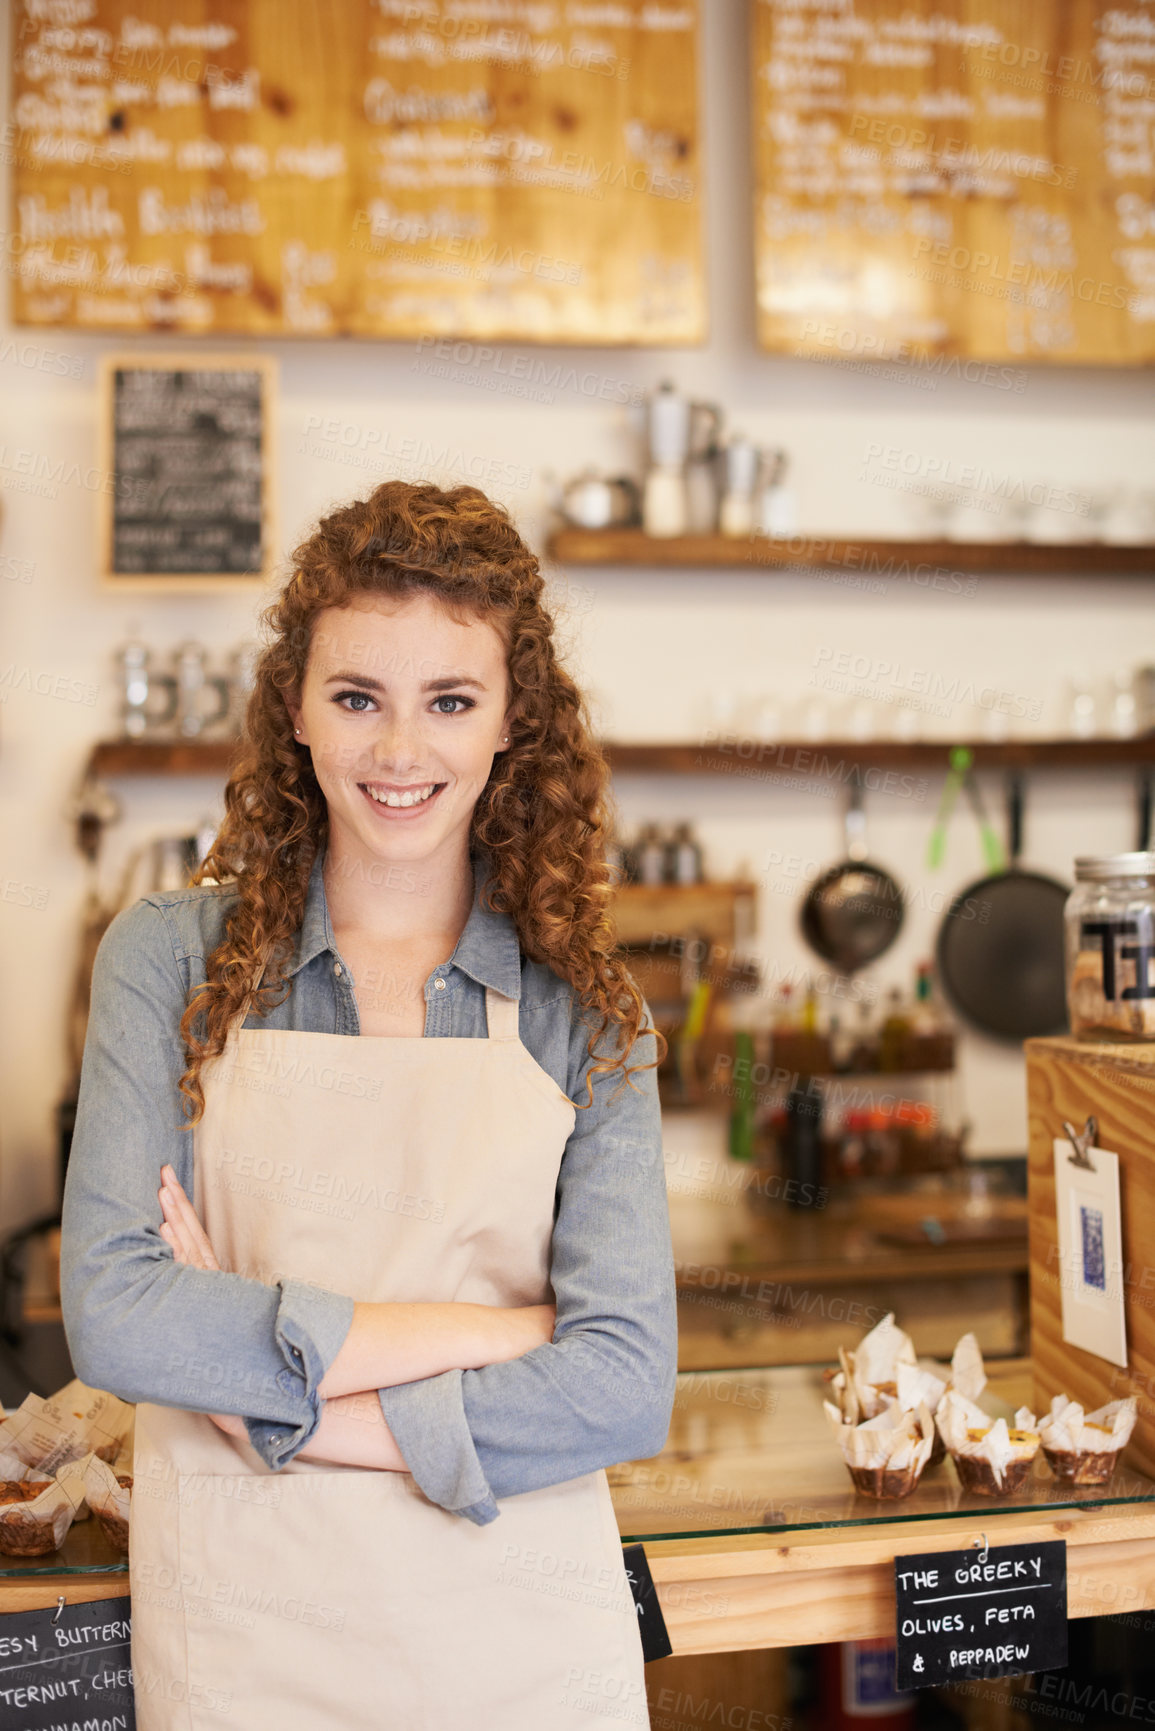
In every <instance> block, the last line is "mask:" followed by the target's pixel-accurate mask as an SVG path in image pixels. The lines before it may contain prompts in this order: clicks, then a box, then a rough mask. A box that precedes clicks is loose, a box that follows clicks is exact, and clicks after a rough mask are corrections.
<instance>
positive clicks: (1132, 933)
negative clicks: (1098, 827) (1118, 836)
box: [1065, 853, 1155, 1040]
mask: <svg viewBox="0 0 1155 1731" xmlns="http://www.w3.org/2000/svg"><path fill="white" fill-rule="evenodd" d="M1065 919H1066V955H1067V1009H1068V1011H1069V1014H1070V1018H1071V1032H1072V1034H1075V1035H1076V1036H1077V1037H1078V1038H1079V1039H1082V1040H1155V853H1120V854H1112V855H1108V856H1104V857H1103V858H1098V859H1077V860H1076V861H1075V887H1074V889H1073V890H1072V891H1071V894H1070V896H1069V897H1068V898H1067V906H1066V915H1065Z"/></svg>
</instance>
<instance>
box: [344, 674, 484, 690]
mask: <svg viewBox="0 0 1155 1731" xmlns="http://www.w3.org/2000/svg"><path fill="white" fill-rule="evenodd" d="M325 684H326V685H337V684H342V685H364V686H367V687H368V689H369V690H370V691H384V690H385V687H384V685H382V684H381V682H380V680H377V679H370V678H369V677H368V675H367V674H364V673H352V672H350V673H331V674H330V675H329V677H328V679H326V681H325ZM460 685H474V686H476V687H477V689H478V691H484V690H485V686H484V685H483V684H482V682H481V680H480V679H474V678H473V677H472V676H471V675H470V674H468V673H463V674H462V675H461V676H460V677H459V678H457V679H427V680H426V681H425V683H424V685H423V687H422V689H423V690H425V691H456V689H457V687H458V686H460Z"/></svg>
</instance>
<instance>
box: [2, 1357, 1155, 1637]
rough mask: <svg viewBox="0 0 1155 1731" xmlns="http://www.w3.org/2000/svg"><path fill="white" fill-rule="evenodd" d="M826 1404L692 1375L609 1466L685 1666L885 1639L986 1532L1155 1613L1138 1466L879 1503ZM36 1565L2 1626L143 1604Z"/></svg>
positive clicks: (90, 1540)
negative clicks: (943, 1553) (912, 1561)
mask: <svg viewBox="0 0 1155 1731" xmlns="http://www.w3.org/2000/svg"><path fill="white" fill-rule="evenodd" d="M1031 1378H1032V1372H1031V1366H1030V1364H1029V1363H1028V1362H1027V1361H1025V1360H1017V1361H1014V1362H1013V1363H1010V1364H1007V1365H1004V1366H1000V1367H998V1369H997V1372H995V1371H992V1376H991V1381H990V1384H989V1387H988V1391H987V1392H986V1393H984V1396H983V1401H984V1404H986V1405H988V1406H989V1408H990V1409H991V1410H994V1411H996V1412H997V1411H998V1410H1000V1409H999V1407H998V1404H997V1403H998V1402H999V1401H1002V1402H1003V1403H1005V1406H1006V1408H1007V1409H1012V1408H1013V1407H1014V1406H1016V1405H1018V1404H1019V1403H1020V1402H1021V1401H1023V1400H1024V1399H1026V1398H1028V1397H1029V1394H1030V1389H1031ZM822 1391H823V1383H822V1377H821V1367H817V1366H810V1367H801V1366H790V1367H784V1368H782V1369H778V1370H752V1371H745V1372H742V1373H740V1374H738V1373H731V1372H726V1371H723V1372H709V1373H692V1374H689V1375H683V1376H682V1377H680V1378H679V1389H678V1397H677V1403H676V1407H675V1413H674V1420H673V1423H672V1425H671V1427H670V1438H669V1442H668V1444H667V1446H666V1448H665V1449H664V1450H663V1451H662V1453H661V1454H660V1455H657V1456H655V1457H654V1459H653V1460H652V1461H635V1462H630V1463H627V1464H625V1465H623V1466H619V1467H614V1468H611V1469H610V1472H609V1479H610V1485H611V1490H612V1493H613V1498H614V1507H615V1510H616V1513H617V1519H618V1526H619V1529H620V1531H621V1534H622V1538H623V1541H625V1542H632V1541H634V1540H637V1539H641V1540H642V1542H643V1543H644V1544H645V1548H646V1555H647V1557H648V1559H649V1563H650V1568H651V1572H652V1574H653V1577H654V1582H655V1584H656V1586H657V1590H658V1598H659V1601H660V1603H661V1606H662V1613H663V1616H664V1618H665V1621H666V1626H667V1628H668V1630H669V1634H670V1639H671V1642H672V1643H673V1648H674V1655H673V1656H674V1657H677V1656H678V1655H691V1654H709V1653H726V1652H736V1651H742V1650H745V1649H749V1648H761V1649H769V1648H778V1647H789V1646H796V1645H809V1644H812V1643H814V1642H822V1641H840V1640H861V1639H864V1638H867V1637H871V1636H879V1635H885V1634H887V1633H888V1632H891V1631H892V1630H893V1626H894V1574H893V1562H894V1558H895V1556H896V1555H900V1554H902V1553H904V1552H910V1551H933V1550H951V1549H956V1548H960V1547H966V1546H969V1545H970V1544H971V1543H972V1542H974V1541H975V1540H977V1539H978V1538H979V1537H980V1535H981V1534H984V1533H985V1534H986V1536H987V1538H988V1539H989V1541H990V1543H991V1544H993V1545H1000V1544H1014V1543H1019V1542H1023V1541H1026V1540H1039V1539H1045V1538H1060V1539H1065V1540H1066V1542H1067V1546H1068V1564H1067V1566H1068V1595H1069V1604H1070V1614H1071V1616H1072V1617H1091V1616H1103V1615H1113V1614H1116V1613H1118V1612H1122V1611H1139V1610H1145V1609H1149V1608H1152V1607H1155V1481H1152V1480H1150V1479H1148V1478H1146V1477H1145V1476H1143V1475H1141V1474H1139V1473H1137V1472H1135V1471H1133V1470H1131V1469H1130V1467H1129V1466H1128V1464H1127V1463H1126V1461H1124V1463H1123V1465H1121V1467H1120V1468H1119V1470H1118V1472H1117V1474H1116V1478H1115V1480H1114V1481H1113V1483H1112V1484H1111V1485H1110V1486H1108V1487H1099V1488H1098V1489H1090V1490H1083V1491H1074V1492H1071V1491H1067V1492H1065V1493H1057V1487H1056V1485H1055V1482H1054V1481H1053V1480H1052V1479H1051V1478H1050V1475H1049V1473H1048V1471H1047V1469H1046V1467H1045V1466H1043V1465H1042V1464H1040V1465H1039V1467H1038V1469H1037V1472H1036V1477H1035V1479H1034V1481H1033V1482H1032V1485H1031V1487H1030V1488H1029V1489H1028V1490H1025V1491H1022V1492H1020V1493H1018V1494H1017V1496H1016V1497H1014V1498H1012V1499H1009V1500H1006V1501H1000V1500H997V1499H987V1498H982V1497H974V1496H971V1497H967V1496H966V1494H965V1493H963V1492H962V1491H961V1490H960V1489H959V1486H958V1482H957V1480H956V1478H955V1476H954V1469H953V1467H952V1466H951V1465H950V1463H949V1461H946V1462H943V1464H942V1465H941V1466H939V1467H936V1468H934V1469H932V1470H931V1471H929V1472H928V1473H926V1474H925V1475H924V1478H923V1481H922V1483H921V1484H920V1485H919V1487H918V1489H917V1490H916V1491H915V1493H914V1495H913V1496H912V1497H910V1498H908V1499H906V1500H905V1501H903V1502H900V1503H890V1504H885V1503H877V1502H874V1501H873V1500H872V1499H870V1498H868V1497H861V1496H858V1495H856V1493H855V1492H854V1490H853V1488H852V1486H851V1484H850V1480H849V1477H848V1476H847V1474H846V1470H845V1467H844V1466H843V1464H842V1460H841V1457H840V1455H839V1454H838V1451H837V1449H836V1447H835V1445H834V1442H833V1439H832V1438H831V1437H830V1435H829V1433H828V1432H827V1430H826V1421H825V1419H824V1418H823V1416H822V1412H821V1396H822ZM1112 1498H1116V1499H1117V1498H1129V1499H1131V1500H1128V1501H1113V1502H1109V1501H1105V1500H1104V1499H1112ZM1096 1499H1097V1500H1096ZM1148 1499H1150V1500H1148ZM83 1525H84V1526H85V1527H87V1526H89V1523H87V1522H86V1523H84V1524H83ZM81 1535H82V1529H81V1528H74V1529H73V1533H72V1534H71V1535H70V1544H73V1545H75V1544H81V1545H86V1546H88V1547H89V1549H90V1560H89V1566H92V1564H93V1563H94V1562H98V1561H99V1559H98V1558H97V1551H98V1549H99V1545H100V1540H99V1530H98V1529H97V1528H96V1525H95V1523H92V1524H91V1530H90V1532H89V1533H88V1534H86V1535H84V1536H83V1537H82V1536H81ZM73 1554H74V1555H77V1553H76V1552H73ZM30 1561H31V1560H30ZM0 1562H3V1563H4V1564H5V1566H6V1567H12V1566H13V1564H14V1559H11V1558H8V1559H0ZM28 1567H29V1565H27V1564H26V1565H24V1569H23V1571H22V1572H21V1573H20V1574H19V1575H15V1576H14V1575H11V1574H9V1575H7V1576H0V1612H4V1611H17V1610H32V1609H35V1608H37V1607H40V1606H44V1605H54V1604H55V1603H56V1599H57V1595H58V1594H60V1593H63V1594H64V1597H65V1600H66V1602H67V1603H76V1602H79V1601H81V1600H89V1599H103V1598H115V1597H119V1596H120V1595H122V1594H124V1593H126V1592H127V1591H128V1572H127V1568H126V1567H125V1564H124V1559H123V1558H118V1557H117V1554H116V1553H114V1552H112V1551H111V1550H109V1551H107V1552H106V1554H105V1555H104V1560H103V1568H104V1572H103V1573H99V1574H79V1575H78V1574H66V1575H62V1574H58V1573H57V1574H40V1575H34V1574H30V1573H28V1572H27V1569H28Z"/></svg>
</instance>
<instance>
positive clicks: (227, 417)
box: [101, 355, 274, 591]
mask: <svg viewBox="0 0 1155 1731" xmlns="http://www.w3.org/2000/svg"><path fill="white" fill-rule="evenodd" d="M273 377H274V374H273V363H272V361H270V360H269V359H268V358H266V357H264V356H259V357H254V358H252V359H250V358H247V357H244V358H242V357H238V356H228V357H224V356H220V355H175V356H174V355H168V356H160V355H145V356H133V357H132V358H131V359H130V358H127V357H125V356H118V355H108V356H105V357H104V358H103V361H102V381H103V392H102V395H103V406H102V414H101V421H102V429H103V450H104V452H105V460H104V461H103V462H102V465H101V468H102V470H103V473H104V475H105V480H106V484H105V485H104V486H103V487H102V489H101V497H102V499H103V501H104V537H103V540H104V559H103V578H104V582H105V584H106V586H112V587H115V588H117V589H119V590H122V591H123V590H125V589H137V590H139V589H180V588H204V587H209V588H216V589H219V588H221V587H228V588H236V587H238V586H240V585H242V584H244V583H245V582H246V581H248V582H250V583H251V582H254V581H257V582H259V581H261V580H262V579H263V578H264V577H265V576H266V575H267V574H268V572H269V570H270V569H271V566H272V560H273V556H274V536H273V524H272V500H271V494H272V474H273V469H272V462H271V449H270V445H271V425H272V387H273Z"/></svg>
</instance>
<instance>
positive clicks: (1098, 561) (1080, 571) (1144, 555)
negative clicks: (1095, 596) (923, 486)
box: [547, 529, 1155, 583]
mask: <svg viewBox="0 0 1155 1731" xmlns="http://www.w3.org/2000/svg"><path fill="white" fill-rule="evenodd" d="M547 551H548V554H549V557H550V558H551V559H554V560H556V561H557V563H558V564H559V565H634V566H639V565H640V566H645V565H649V566H653V567H656V568H661V569H671V568H674V569H676V568H681V569H697V570H706V569H710V568H711V567H714V566H727V567H729V568H731V569H734V570H747V571H750V572H752V573H753V572H756V571H776V570H783V569H785V570H790V571H796V572H797V571H858V572H861V573H862V575H863V576H865V577H888V576H889V577H893V578H894V579H896V580H898V581H903V580H905V579H906V578H908V577H911V578H912V579H914V580H916V581H917V579H918V576H921V575H922V573H921V572H917V568H918V567H923V566H927V567H930V570H929V571H928V572H926V573H925V575H926V578H927V581H928V583H929V582H930V579H931V577H932V576H933V574H934V573H936V572H939V571H942V572H946V573H948V574H949V573H951V572H967V573H981V574H982V575H985V576H989V577H1081V576H1089V575H1099V576H1105V577H1155V547H1123V546H1118V547H1117V546H1109V545H1107V544H1106V543H1103V542H1097V541H1079V542H1067V543H1055V544H1051V543H1046V544H1044V543H1042V542H1036V541H871V540H866V539H854V540H848V539H846V538H844V537H839V538H837V539H833V538H823V537H821V536H817V535H795V536H793V537H791V539H789V540H787V541H772V540H770V539H769V537H767V536H765V535H750V536H736V535H735V536H731V535H674V536H669V537H666V536H657V535H647V534H646V533H645V531H644V530H642V529H558V530H556V531H555V533H554V534H552V535H551V536H550V537H549V541H548V543H547Z"/></svg>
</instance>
